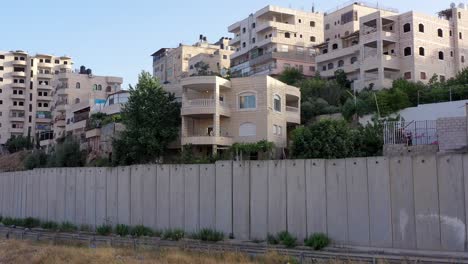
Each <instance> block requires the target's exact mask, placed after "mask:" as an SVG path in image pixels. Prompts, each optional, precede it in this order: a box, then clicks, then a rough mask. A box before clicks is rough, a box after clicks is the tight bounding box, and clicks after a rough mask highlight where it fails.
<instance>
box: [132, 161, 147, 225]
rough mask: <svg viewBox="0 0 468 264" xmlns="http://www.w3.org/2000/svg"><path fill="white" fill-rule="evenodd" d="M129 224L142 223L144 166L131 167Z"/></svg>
mask: <svg viewBox="0 0 468 264" xmlns="http://www.w3.org/2000/svg"><path fill="white" fill-rule="evenodd" d="M131 172H132V175H131V182H132V184H131V195H130V196H131V206H130V208H131V212H130V216H131V219H130V220H131V221H130V223H131V225H132V226H136V225H142V224H143V176H144V175H145V173H146V170H145V166H143V165H137V166H132V169H131Z"/></svg>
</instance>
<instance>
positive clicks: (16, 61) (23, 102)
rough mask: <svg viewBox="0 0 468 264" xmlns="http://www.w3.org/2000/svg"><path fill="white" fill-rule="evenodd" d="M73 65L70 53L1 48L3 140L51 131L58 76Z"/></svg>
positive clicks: (0, 141) (0, 135) (0, 124)
mask: <svg viewBox="0 0 468 264" xmlns="http://www.w3.org/2000/svg"><path fill="white" fill-rule="evenodd" d="M72 65H73V62H72V60H71V58H69V57H67V56H61V57H57V56H53V55H47V54H36V55H30V54H28V53H27V52H24V51H20V50H17V51H8V52H2V51H0V144H4V143H5V142H6V141H7V140H8V139H9V138H11V137H15V136H28V135H29V136H31V137H32V138H34V137H35V135H36V134H37V133H42V132H45V131H50V129H51V128H50V124H51V121H52V115H51V108H52V105H53V97H52V95H53V93H54V85H53V83H54V79H55V77H56V76H57V75H59V74H61V73H64V72H66V71H69V70H70V69H71V68H72Z"/></svg>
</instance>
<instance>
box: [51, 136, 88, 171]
mask: <svg viewBox="0 0 468 264" xmlns="http://www.w3.org/2000/svg"><path fill="white" fill-rule="evenodd" d="M85 161H86V153H84V152H82V151H81V150H80V143H79V142H78V141H75V140H71V139H66V140H65V141H64V142H63V143H62V144H58V145H57V146H56V149H55V151H54V152H53V153H52V155H50V156H49V158H48V160H47V167H82V166H83V165H84V164H85Z"/></svg>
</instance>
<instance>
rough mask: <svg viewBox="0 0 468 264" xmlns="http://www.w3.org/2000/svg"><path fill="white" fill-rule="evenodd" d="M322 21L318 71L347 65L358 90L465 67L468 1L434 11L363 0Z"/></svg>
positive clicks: (450, 74)
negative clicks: (408, 9) (407, 9)
mask: <svg viewBox="0 0 468 264" xmlns="http://www.w3.org/2000/svg"><path fill="white" fill-rule="evenodd" d="M324 21H325V28H324V29H325V42H324V43H322V44H320V45H317V48H318V49H319V53H320V54H319V55H318V56H317V65H318V70H319V71H320V74H321V75H322V76H323V77H329V78H333V76H334V73H335V71H336V70H338V69H342V70H344V71H345V73H346V74H347V76H348V79H350V80H352V81H353V87H354V88H355V89H356V90H360V89H363V88H365V87H372V88H374V89H381V88H389V87H391V85H392V81H393V80H395V79H398V78H405V79H408V80H411V81H415V82H417V81H422V82H424V83H427V82H428V81H429V79H430V78H431V77H432V76H433V75H437V76H438V77H439V79H440V80H446V79H448V78H451V77H454V76H455V74H456V73H457V72H459V71H460V70H461V69H463V68H464V67H466V62H465V60H466V59H465V57H466V56H467V49H468V43H465V37H467V36H468V10H467V8H466V7H465V6H464V5H459V6H458V7H457V6H455V5H452V6H451V7H450V8H448V9H447V10H444V11H443V12H441V15H439V16H430V15H425V14H420V13H416V12H413V11H411V12H406V13H402V14H400V13H398V11H397V10H394V9H391V8H383V7H382V6H372V5H369V4H364V3H361V2H359V3H353V4H350V5H348V6H344V7H342V8H339V9H338V10H335V11H333V12H330V13H326V14H325V19H324Z"/></svg>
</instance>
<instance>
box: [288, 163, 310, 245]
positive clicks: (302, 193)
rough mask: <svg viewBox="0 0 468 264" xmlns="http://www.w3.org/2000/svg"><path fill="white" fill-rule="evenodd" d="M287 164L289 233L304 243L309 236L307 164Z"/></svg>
mask: <svg viewBox="0 0 468 264" xmlns="http://www.w3.org/2000/svg"><path fill="white" fill-rule="evenodd" d="M286 164H287V166H286V168H287V172H286V186H287V192H286V193H287V201H288V203H287V212H288V231H289V232H290V233H291V234H293V235H295V236H296V237H297V238H298V240H299V241H300V242H302V241H303V240H304V238H305V237H306V235H307V212H306V210H305V208H307V206H306V180H305V162H304V160H288V161H287V162H286Z"/></svg>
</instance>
